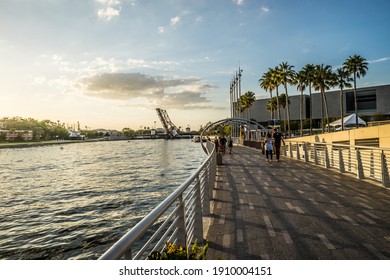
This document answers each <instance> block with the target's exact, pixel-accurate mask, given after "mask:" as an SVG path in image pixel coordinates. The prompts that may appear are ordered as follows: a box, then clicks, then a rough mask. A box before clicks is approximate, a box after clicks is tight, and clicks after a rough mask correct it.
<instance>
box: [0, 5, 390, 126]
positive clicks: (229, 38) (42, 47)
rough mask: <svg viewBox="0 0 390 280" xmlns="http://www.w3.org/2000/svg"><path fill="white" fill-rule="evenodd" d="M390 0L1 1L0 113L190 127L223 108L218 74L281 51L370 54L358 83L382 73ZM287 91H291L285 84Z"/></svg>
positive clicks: (253, 87) (332, 57) (330, 56)
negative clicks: (163, 118)
mask: <svg viewBox="0 0 390 280" xmlns="http://www.w3.org/2000/svg"><path fill="white" fill-rule="evenodd" d="M389 13H390V1H388V0H370V1H361V0H355V1H343V0H337V1H336V0H325V1H313V0H158V1H157V0H83V1H80V0H35V1H34V0H0V118H1V117H12V116H20V117H26V118H28V117H31V118H35V119H38V120H43V119H50V120H52V121H57V120H59V121H60V122H64V123H68V124H72V123H76V122H78V121H79V122H80V124H81V126H82V127H84V126H87V127H90V128H111V129H119V130H121V129H122V128H124V127H130V128H133V129H139V128H140V127H141V126H142V127H144V126H149V127H153V126H154V122H156V123H157V127H161V124H160V121H159V119H158V116H157V113H156V111H155V108H158V107H160V108H164V109H166V110H167V111H168V114H169V116H170V118H171V120H172V121H173V122H174V123H175V124H176V125H177V126H182V127H185V126H187V125H190V126H191V128H192V129H199V126H200V125H204V124H206V123H207V122H208V121H217V120H220V119H223V118H225V117H229V116H230V106H229V84H230V81H231V80H232V78H233V75H234V73H235V71H236V69H237V67H238V66H239V65H240V66H241V68H242V69H243V76H242V92H243V93H244V92H246V91H248V90H250V91H253V92H255V93H256V97H257V98H264V97H265V92H264V91H263V90H261V89H260V88H259V86H258V79H259V78H260V77H261V75H262V74H263V73H264V72H265V71H267V69H268V68H269V67H274V66H276V65H278V64H279V63H281V62H283V61H287V62H288V63H289V64H291V65H294V66H295V68H294V69H295V70H300V69H301V68H302V67H303V66H304V65H305V64H307V63H312V64H322V63H324V64H329V65H331V66H332V67H334V68H337V67H339V66H341V65H342V63H343V62H344V61H345V59H347V58H348V56H350V55H354V54H360V55H361V56H363V57H364V58H366V59H367V61H368V62H369V70H368V73H367V75H366V76H365V77H363V78H362V79H360V80H359V81H358V86H360V87H362V86H371V85H382V84H389V83H390V36H389V30H390V19H389ZM290 94H297V93H296V92H295V93H294V92H293V91H291V92H290Z"/></svg>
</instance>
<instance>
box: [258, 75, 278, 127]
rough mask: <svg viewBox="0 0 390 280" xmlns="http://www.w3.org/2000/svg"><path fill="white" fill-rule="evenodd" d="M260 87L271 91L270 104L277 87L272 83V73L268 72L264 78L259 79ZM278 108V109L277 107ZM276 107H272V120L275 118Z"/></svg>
mask: <svg viewBox="0 0 390 280" xmlns="http://www.w3.org/2000/svg"><path fill="white" fill-rule="evenodd" d="M259 83H260V87H261V88H262V89H264V90H265V91H269V94H270V102H272V99H273V97H272V91H273V90H274V89H275V85H274V83H273V82H272V72H271V70H268V71H267V72H265V73H264V74H263V76H262V77H261V78H260V79H259ZM275 108H276V107H275ZM275 108H274V107H272V106H271V107H270V109H271V120H272V119H273V118H274V109H275Z"/></svg>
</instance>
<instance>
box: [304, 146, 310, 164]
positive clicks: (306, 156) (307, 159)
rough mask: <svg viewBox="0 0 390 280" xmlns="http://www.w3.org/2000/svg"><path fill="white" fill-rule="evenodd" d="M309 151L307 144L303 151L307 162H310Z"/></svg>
mask: <svg viewBox="0 0 390 280" xmlns="http://www.w3.org/2000/svg"><path fill="white" fill-rule="evenodd" d="M307 149H308V145H307V143H306V142H305V143H303V151H304V153H305V162H309V153H308V151H307Z"/></svg>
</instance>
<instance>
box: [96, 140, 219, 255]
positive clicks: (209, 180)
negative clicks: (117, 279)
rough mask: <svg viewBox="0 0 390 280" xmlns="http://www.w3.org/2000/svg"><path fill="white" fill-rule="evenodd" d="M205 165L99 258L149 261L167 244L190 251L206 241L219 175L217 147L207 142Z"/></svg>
mask: <svg viewBox="0 0 390 280" xmlns="http://www.w3.org/2000/svg"><path fill="white" fill-rule="evenodd" d="M207 150H208V154H209V155H208V157H207V159H206V160H205V162H204V163H202V164H201V166H200V167H199V168H198V169H197V170H196V171H195V172H194V173H193V174H192V175H191V176H190V177H189V178H188V179H187V180H186V181H185V182H184V183H183V184H181V186H180V187H178V188H177V189H176V190H175V191H174V192H173V193H172V194H170V195H169V196H168V197H167V198H166V199H165V200H164V201H162V202H161V203H160V204H159V205H158V206H157V207H156V208H154V209H153V210H152V211H151V212H150V213H149V214H148V215H147V216H145V217H144V218H143V219H142V220H141V221H140V222H139V223H138V224H136V225H135V226H134V227H133V228H132V229H131V230H130V231H129V232H127V233H126V234H125V235H124V236H123V237H122V238H120V239H119V240H118V241H117V242H116V243H115V244H114V245H113V246H112V247H111V248H109V249H108V250H107V251H106V252H105V253H104V254H103V255H102V256H101V257H100V258H99V259H100V260H113V259H121V258H124V259H134V260H135V259H146V258H147V257H148V255H150V253H151V252H154V251H162V250H163V248H164V247H165V245H166V242H170V243H172V244H176V245H181V246H183V247H185V248H187V250H189V248H190V246H191V244H193V243H194V242H195V240H197V242H198V244H201V243H202V242H203V217H204V216H208V215H209V214H210V197H211V196H212V189H213V184H214V180H215V173H216V155H215V149H214V144H213V143H211V142H208V143H207Z"/></svg>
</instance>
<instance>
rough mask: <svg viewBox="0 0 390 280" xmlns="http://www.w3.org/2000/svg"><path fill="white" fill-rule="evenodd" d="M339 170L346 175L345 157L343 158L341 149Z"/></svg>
mask: <svg viewBox="0 0 390 280" xmlns="http://www.w3.org/2000/svg"><path fill="white" fill-rule="evenodd" d="M339 169H340V172H341V173H344V172H345V168H344V157H343V151H342V148H341V147H339Z"/></svg>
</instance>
